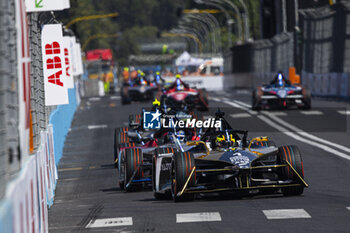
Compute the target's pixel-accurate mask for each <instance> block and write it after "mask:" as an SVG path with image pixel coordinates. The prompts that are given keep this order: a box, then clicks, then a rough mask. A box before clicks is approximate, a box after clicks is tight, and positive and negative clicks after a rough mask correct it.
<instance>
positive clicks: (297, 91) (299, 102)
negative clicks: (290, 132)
mask: <svg viewBox="0 0 350 233" xmlns="http://www.w3.org/2000/svg"><path fill="white" fill-rule="evenodd" d="M290 106H297V107H298V108H300V109H310V108H311V94H310V91H309V90H307V89H306V88H303V87H301V86H299V85H292V84H291V83H290V82H289V80H287V79H286V78H285V77H284V76H283V74H282V73H281V72H279V73H278V74H277V75H276V77H275V78H274V79H273V80H272V81H271V83H270V84H269V85H263V86H260V87H258V88H257V89H255V90H254V91H253V96H252V109H253V110H260V109H262V108H288V107H290Z"/></svg>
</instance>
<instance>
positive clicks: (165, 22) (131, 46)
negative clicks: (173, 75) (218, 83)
mask: <svg viewBox="0 0 350 233" xmlns="http://www.w3.org/2000/svg"><path fill="white" fill-rule="evenodd" d="M245 1H246V3H247V6H248V8H249V19H250V29H251V36H252V37H253V38H254V39H258V38H260V35H259V32H260V30H259V27H260V25H259V4H260V3H259V2H260V1H259V0H245ZM188 8H202V9H204V8H208V6H204V5H197V4H196V3H194V1H192V0H177V1H174V0H72V1H71V9H69V10H65V11H63V12H62V13H56V14H57V18H59V20H61V21H63V22H64V23H65V24H66V23H68V22H69V21H70V20H72V19H74V18H77V17H81V16H87V15H96V14H106V13H111V12H118V13H119V16H118V17H116V18H107V19H99V20H93V21H83V22H79V23H77V24H75V25H73V26H72V29H73V30H74V32H75V33H76V35H77V36H78V38H79V39H80V41H81V43H84V42H85V41H86V40H87V39H88V38H89V37H90V36H92V35H95V34H102V33H103V34H115V33H120V35H121V36H120V37H119V38H109V39H96V40H92V41H91V42H90V43H89V45H88V46H87V50H91V49H97V48H112V50H113V52H114V54H115V57H116V58H117V59H119V60H120V61H122V62H123V63H124V62H126V61H127V58H128V57H129V55H131V54H140V48H139V42H140V41H142V40H143V39H145V38H148V39H154V40H155V39H156V36H157V32H158V35H159V34H160V33H159V32H162V31H168V30H170V29H171V28H174V27H176V24H177V21H178V20H179V17H181V14H179V12H181V11H182V9H188ZM215 17H217V19H218V21H219V22H220V25H222V27H221V29H220V31H221V33H222V41H221V47H222V48H223V49H224V50H227V49H228V48H227V45H228V38H229V37H228V32H227V27H226V18H225V17H224V15H223V14H217V15H215ZM233 38H234V40H236V39H237V35H233Z"/></svg>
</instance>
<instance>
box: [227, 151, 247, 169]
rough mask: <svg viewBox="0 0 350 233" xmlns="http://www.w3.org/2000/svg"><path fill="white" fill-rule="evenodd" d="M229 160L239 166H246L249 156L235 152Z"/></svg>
mask: <svg viewBox="0 0 350 233" xmlns="http://www.w3.org/2000/svg"><path fill="white" fill-rule="evenodd" d="M230 160H231V162H232V163H233V164H236V165H238V166H239V167H248V164H249V162H250V160H249V158H248V157H247V156H245V155H242V154H241V153H239V152H237V153H234V154H233V155H232V156H231V157H230Z"/></svg>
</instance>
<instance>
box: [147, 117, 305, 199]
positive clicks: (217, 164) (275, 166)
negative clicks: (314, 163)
mask: <svg viewBox="0 0 350 233" xmlns="http://www.w3.org/2000/svg"><path fill="white" fill-rule="evenodd" d="M220 114H221V113H220ZM217 117H220V118H221V120H222V121H223V126H224V127H223V128H222V129H210V130H208V131H207V132H206V133H205V135H203V137H202V141H197V142H189V143H188V145H191V144H195V145H199V146H201V147H202V148H200V147H194V148H193V150H188V151H186V152H184V151H175V152H173V153H164V154H156V155H154V158H153V165H152V167H153V168H152V169H153V190H154V193H155V196H156V198H157V197H158V198H160V197H164V196H167V195H170V194H171V196H172V198H173V199H174V201H189V200H193V199H194V198H195V194H196V193H208V192H224V191H233V192H240V193H241V192H243V193H252V194H255V193H256V194H258V193H264V191H267V190H268V191H279V190H281V192H282V193H283V194H284V195H300V194H302V193H303V190H304V187H308V185H307V183H306V182H305V180H304V170H303V162H302V158H301V153H300V151H299V149H298V147H297V146H293V145H291V146H281V147H276V146H275V145H274V143H273V142H271V141H269V140H268V138H266V137H257V138H253V139H251V140H248V139H247V136H248V132H247V131H240V130H233V129H232V128H231V127H230V126H229V124H228V122H227V121H226V120H225V119H224V118H223V114H221V115H219V116H218V115H217ZM203 149H204V151H205V153H203ZM164 160H165V162H164ZM169 160H170V161H171V165H170V166H169V165H167V164H169Z"/></svg>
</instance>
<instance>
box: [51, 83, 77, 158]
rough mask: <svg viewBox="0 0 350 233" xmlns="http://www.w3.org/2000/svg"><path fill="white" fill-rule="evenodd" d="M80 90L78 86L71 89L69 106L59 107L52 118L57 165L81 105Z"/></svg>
mask: <svg viewBox="0 0 350 233" xmlns="http://www.w3.org/2000/svg"><path fill="white" fill-rule="evenodd" d="M76 85H79V84H78V82H76ZM79 88H80V87H79V86H77V87H76V88H75V89H69V90H68V94H69V104H68V105H60V106H58V107H57V108H56V110H54V111H53V112H52V114H51V116H50V124H52V126H53V136H54V138H55V140H54V145H55V160H56V163H58V162H59V160H60V159H61V157H62V153H63V147H64V141H65V139H66V136H67V134H68V131H69V128H70V125H71V123H72V120H73V117H74V113H75V110H76V108H77V106H78V105H79V104H80V98H79V95H78V94H77V89H79Z"/></svg>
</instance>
